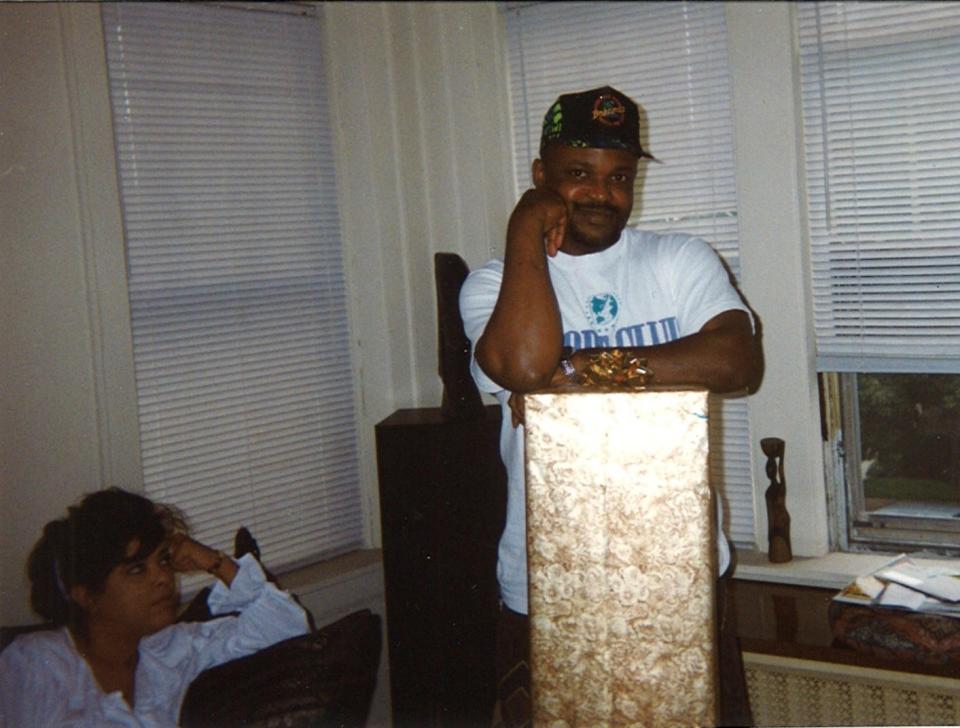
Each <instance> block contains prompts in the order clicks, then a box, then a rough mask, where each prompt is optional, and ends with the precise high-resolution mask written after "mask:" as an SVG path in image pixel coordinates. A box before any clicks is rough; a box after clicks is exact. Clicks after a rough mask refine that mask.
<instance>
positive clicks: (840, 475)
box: [820, 372, 960, 556]
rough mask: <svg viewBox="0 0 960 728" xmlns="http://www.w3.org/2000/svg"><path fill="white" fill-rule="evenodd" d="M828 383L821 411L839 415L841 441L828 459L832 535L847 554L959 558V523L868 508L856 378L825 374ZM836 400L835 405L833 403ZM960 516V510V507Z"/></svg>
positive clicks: (838, 423)
mask: <svg viewBox="0 0 960 728" xmlns="http://www.w3.org/2000/svg"><path fill="white" fill-rule="evenodd" d="M820 376H821V380H827V381H828V382H829V383H828V384H826V385H825V386H824V387H823V389H824V390H825V393H826V394H825V396H824V401H823V402H822V406H823V407H824V409H825V414H824V416H825V418H829V414H828V412H829V411H831V410H832V411H834V412H837V413H839V419H838V421H837V422H836V425H837V430H836V431H837V438H836V439H835V441H834V442H833V443H832V446H830V444H828V456H829V457H830V459H831V460H832V461H833V462H834V463H835V464H836V467H834V468H833V473H834V477H833V478H832V479H831V481H832V482H830V483H829V484H828V485H829V487H830V488H831V490H832V491H833V498H834V503H835V507H834V508H833V509H832V513H831V516H832V519H833V521H834V522H833V523H832V524H831V525H832V527H833V532H834V533H835V534H837V535H838V536H839V542H838V544H837V545H838V547H839V548H840V550H843V551H853V552H857V551H864V552H876V551H882V552H889V551H891V550H895V551H898V552H899V551H909V552H916V551H919V552H926V553H929V554H931V555H938V556H956V555H958V554H960V519H956V518H939V517H936V516H930V517H910V516H902V515H896V514H883V513H877V512H874V511H870V510H868V509H867V507H866V498H865V495H864V490H863V477H862V474H861V471H860V454H861V450H862V448H861V443H860V416H859V410H860V405H859V396H858V389H857V379H856V378H857V373H855V372H830V373H824V374H821V375H820ZM831 399H832V401H831ZM958 510H960V506H958Z"/></svg>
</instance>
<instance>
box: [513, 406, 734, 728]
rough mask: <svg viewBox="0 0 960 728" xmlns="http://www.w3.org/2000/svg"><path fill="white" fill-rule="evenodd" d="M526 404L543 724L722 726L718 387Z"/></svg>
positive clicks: (534, 628)
mask: <svg viewBox="0 0 960 728" xmlns="http://www.w3.org/2000/svg"><path fill="white" fill-rule="evenodd" d="M525 404H526V468H527V534H528V535H527V544H528V560H529V578H530V628H531V672H532V679H533V702H534V706H533V710H534V723H535V725H537V726H551V727H554V726H555V727H557V728H559V727H560V726H644V728H651V727H653V726H709V725H713V724H714V723H715V702H716V683H715V681H716V668H715V659H716V649H715V642H716V640H715V633H714V590H715V579H716V570H715V566H714V558H715V556H714V553H715V545H714V543H715V542H714V530H713V529H714V525H713V508H712V506H711V496H710V488H709V485H708V480H707V419H706V413H707V393H706V392H705V391H701V390H693V391H690V390H668V391H656V390H653V391H640V392H590V393H584V392H580V393H565V394H558V393H549V394H547V393H538V394H532V395H527V396H526V402H525Z"/></svg>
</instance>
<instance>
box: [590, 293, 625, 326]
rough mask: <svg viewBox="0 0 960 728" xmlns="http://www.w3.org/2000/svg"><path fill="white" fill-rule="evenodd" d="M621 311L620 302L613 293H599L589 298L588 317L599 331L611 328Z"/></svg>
mask: <svg viewBox="0 0 960 728" xmlns="http://www.w3.org/2000/svg"><path fill="white" fill-rule="evenodd" d="M619 313H620V303H619V302H618V301H617V297H616V296H614V295H613V294H612V293H599V294H595V295H593V296H590V298H589V299H587V318H588V319H589V320H590V324H591V325H592V326H593V327H594V328H595V329H596V330H598V331H602V330H604V329H609V328H610V327H612V326H613V322H614V321H616V320H617V314H619Z"/></svg>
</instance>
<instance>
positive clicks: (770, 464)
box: [760, 437, 793, 564]
mask: <svg viewBox="0 0 960 728" xmlns="http://www.w3.org/2000/svg"><path fill="white" fill-rule="evenodd" d="M785 448H786V444H785V443H784V441H783V440H781V439H780V438H779V437H765V438H763V439H762V440H760V449H762V450H763V454H764V455H766V456H767V477H768V478H770V487H768V488H767V492H766V498H767V524H768V527H767V539H768V541H769V551H768V554H767V556H768V558H769V559H770V561H771V562H773V563H774V564H782V563H784V562H785V561H790V559H792V558H793V552H792V551H791V549H790V514H789V513H788V512H787V483H786V480H784V477H783V452H784V449H785Z"/></svg>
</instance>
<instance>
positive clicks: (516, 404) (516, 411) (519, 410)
mask: <svg viewBox="0 0 960 728" xmlns="http://www.w3.org/2000/svg"><path fill="white" fill-rule="evenodd" d="M507 404H508V405H510V422H511V423H512V424H513V426H514V427H519V426H520V425H522V424H523V413H524V409H523V395H522V394H517V393H516V392H514V393H513V394H511V395H510V399H508V400H507Z"/></svg>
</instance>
